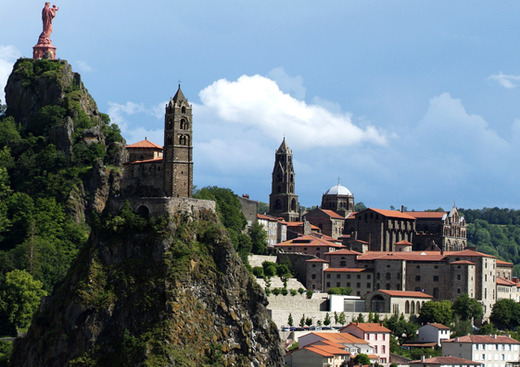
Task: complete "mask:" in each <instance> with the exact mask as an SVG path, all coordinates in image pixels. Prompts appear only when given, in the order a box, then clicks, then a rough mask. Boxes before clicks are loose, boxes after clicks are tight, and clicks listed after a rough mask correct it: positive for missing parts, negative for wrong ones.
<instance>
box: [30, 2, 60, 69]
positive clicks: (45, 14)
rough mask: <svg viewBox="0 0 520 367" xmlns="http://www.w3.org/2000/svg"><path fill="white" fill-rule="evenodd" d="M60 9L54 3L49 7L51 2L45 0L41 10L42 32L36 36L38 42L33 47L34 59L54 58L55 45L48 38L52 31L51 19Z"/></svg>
mask: <svg viewBox="0 0 520 367" xmlns="http://www.w3.org/2000/svg"><path fill="white" fill-rule="evenodd" d="M58 10H60V8H57V7H56V5H53V6H52V8H51V3H50V2H46V3H45V6H44V7H43V10H42V22H43V32H42V33H41V34H40V37H39V38H38V44H37V45H36V46H34V47H33V58H34V59H42V58H45V59H51V60H54V59H56V47H54V46H53V45H52V42H51V39H50V38H49V37H50V36H51V33H52V20H53V19H54V17H55V16H56V12H57V11H58Z"/></svg>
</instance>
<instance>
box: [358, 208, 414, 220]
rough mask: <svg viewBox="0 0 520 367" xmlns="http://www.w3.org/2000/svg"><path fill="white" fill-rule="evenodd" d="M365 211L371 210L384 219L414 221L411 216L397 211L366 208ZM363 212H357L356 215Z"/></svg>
mask: <svg viewBox="0 0 520 367" xmlns="http://www.w3.org/2000/svg"><path fill="white" fill-rule="evenodd" d="M365 210H372V211H374V212H376V213H378V214H380V215H382V216H384V217H388V218H400V219H411V220H415V218H414V217H412V216H411V215H409V214H407V213H402V212H400V211H398V210H387V209H375V208H367V209H365ZM365 210H362V211H361V212H359V213H358V214H360V213H362V212H364V211H365Z"/></svg>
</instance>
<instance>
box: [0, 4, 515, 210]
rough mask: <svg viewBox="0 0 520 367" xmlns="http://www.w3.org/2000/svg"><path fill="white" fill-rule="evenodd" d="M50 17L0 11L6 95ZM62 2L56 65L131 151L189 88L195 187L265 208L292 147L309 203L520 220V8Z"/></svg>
mask: <svg viewBox="0 0 520 367" xmlns="http://www.w3.org/2000/svg"><path fill="white" fill-rule="evenodd" d="M43 4H44V2H43V1H41V2H40V1H35V0H20V1H17V2H15V1H9V2H7V3H5V4H3V7H2V12H1V13H0V88H1V89H2V90H3V86H4V85H5V82H6V79H7V76H8V75H9V73H10V71H11V69H12V65H13V63H14V61H15V60H16V59H17V58H18V57H21V56H23V57H30V56H31V54H32V46H34V45H35V44H36V41H37V39H38V35H39V34H40V32H41V27H42V26H41V18H40V17H41V9H42V7H43ZM56 5H57V6H59V7H60V8H61V9H60V11H59V12H58V14H57V16H56V18H55V19H54V32H53V34H52V35H51V39H52V41H53V44H54V45H55V46H56V47H57V54H58V57H59V58H62V59H66V60H67V61H68V62H69V63H70V64H72V66H73V68H74V70H75V71H77V72H79V73H80V74H81V75H82V79H83V82H84V83H85V85H86V87H87V88H88V90H89V92H90V93H91V95H92V96H93V97H94V99H95V100H96V102H97V104H98V107H99V109H100V111H102V112H105V113H108V114H109V115H110V116H111V118H112V121H114V122H116V123H118V124H119V125H120V126H121V128H122V130H123V134H124V136H125V138H126V139H127V141H128V142H129V143H133V142H136V141H139V140H142V139H143V138H144V137H145V136H147V137H148V139H150V140H152V141H154V142H156V143H159V144H162V126H163V113H164V105H165V103H166V101H167V100H168V99H169V98H170V97H171V96H173V95H174V93H175V91H176V89H177V84H178V81H179V80H180V81H181V85H182V90H183V92H184V95H185V96H186V97H187V98H188V99H189V100H190V102H191V103H192V104H193V107H194V141H193V144H194V160H195V177H194V183H195V185H197V186H198V187H203V186H208V185H217V186H221V187H229V188H231V189H232V190H233V191H234V192H235V193H237V194H239V195H241V194H249V195H250V197H251V198H252V199H255V200H259V201H264V202H266V201H268V196H269V191H270V181H271V171H272V168H273V163H274V152H275V150H276V149H277V148H278V146H279V145H280V143H281V141H282V138H283V136H285V137H286V140H287V143H288V145H289V147H290V148H291V149H292V151H293V155H294V163H295V171H296V193H297V194H298V195H299V198H300V203H301V204H302V205H305V206H311V205H319V204H320V201H321V195H322V193H323V192H324V191H326V190H327V189H328V188H329V187H331V186H333V185H335V184H336V183H337V181H338V178H339V179H340V181H341V184H343V185H344V186H346V187H348V188H349V189H350V190H351V191H352V192H353V193H354V195H355V200H356V201H362V202H364V203H365V204H366V205H367V206H371V207H377V208H383V209H386V208H389V207H390V206H391V205H393V206H395V207H399V206H400V205H404V206H406V207H408V208H409V209H415V210H423V209H428V208H437V207H439V206H441V207H444V208H445V209H448V208H450V207H451V205H453V202H455V203H456V205H457V206H459V207H463V208H481V207H494V206H498V207H508V208H516V209H518V208H520V190H519V187H520V169H519V168H520V167H519V161H520V159H519V158H520V103H519V101H520V92H519V90H520V61H519V60H520V48H519V47H518V42H519V41H518V40H519V39H520V37H519V36H520V25H519V22H518V15H519V14H520V2H518V1H512V0H507V1H493V2H490V1H465V0H461V1H457V2H453V1H438V0H437V1H427V0H425V1H391V0H388V1H371V0H359V1H349V0H341V1H321V2H317V1H306V0H299V1H293V0H285V1H262V2H255V1H226V0H223V1H218V2H215V1H197V0H195V1H188V2H179V1H171V0H170V1H163V0H158V1H154V2H153V3H152V4H147V3H144V2H137V1H134V0H127V1H125V2H123V3H120V2H118V3H117V4H112V2H109V3H108V4H107V2H102V1H99V0H92V1H89V2H72V1H70V0H68V1H67V0H65V1H62V2H58V3H56ZM0 98H1V99H2V101H4V100H5V99H4V96H3V92H0Z"/></svg>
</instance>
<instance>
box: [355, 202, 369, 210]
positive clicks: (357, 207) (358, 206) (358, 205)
mask: <svg viewBox="0 0 520 367" xmlns="http://www.w3.org/2000/svg"><path fill="white" fill-rule="evenodd" d="M366 208H367V207H366V205H365V204H363V202H362V201H360V202H358V203H356V204H354V211H356V212H360V211H362V210H365V209H366Z"/></svg>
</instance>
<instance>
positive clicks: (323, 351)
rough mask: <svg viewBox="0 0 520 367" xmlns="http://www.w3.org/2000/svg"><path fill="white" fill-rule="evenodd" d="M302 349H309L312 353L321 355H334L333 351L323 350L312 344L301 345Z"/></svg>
mask: <svg viewBox="0 0 520 367" xmlns="http://www.w3.org/2000/svg"><path fill="white" fill-rule="evenodd" d="M302 349H305V350H308V351H311V352H313V353H316V354H319V355H320V356H322V357H334V353H331V352H328V351H325V350H323V349H320V348H318V347H316V346H313V345H310V346H306V347H303V348H302Z"/></svg>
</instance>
